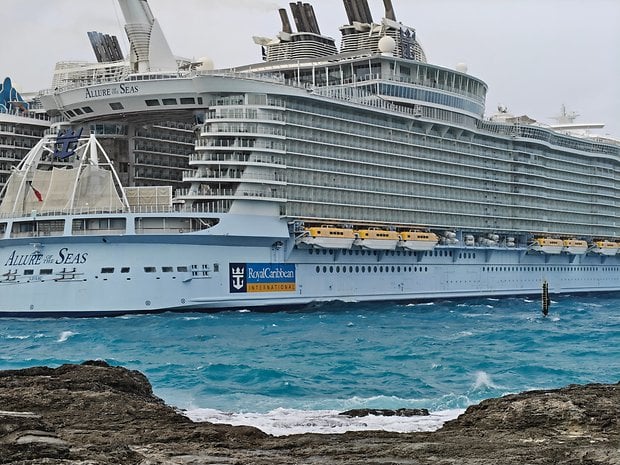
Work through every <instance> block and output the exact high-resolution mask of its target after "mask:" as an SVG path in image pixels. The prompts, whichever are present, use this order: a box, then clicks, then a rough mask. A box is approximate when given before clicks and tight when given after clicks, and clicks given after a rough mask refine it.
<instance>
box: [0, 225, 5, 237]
mask: <svg viewBox="0 0 620 465" xmlns="http://www.w3.org/2000/svg"><path fill="white" fill-rule="evenodd" d="M5 232H6V223H0V235H3V234H4V233H5Z"/></svg>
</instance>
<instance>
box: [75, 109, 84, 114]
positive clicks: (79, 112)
mask: <svg viewBox="0 0 620 465" xmlns="http://www.w3.org/2000/svg"><path fill="white" fill-rule="evenodd" d="M73 111H74V112H75V114H76V115H83V114H84V112H83V111H82V110H80V109H79V108H76V109H75V110H73Z"/></svg>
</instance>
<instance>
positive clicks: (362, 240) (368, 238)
mask: <svg viewBox="0 0 620 465" xmlns="http://www.w3.org/2000/svg"><path fill="white" fill-rule="evenodd" d="M355 235H356V239H355V242H353V245H358V246H360V247H363V248H365V249H375V250H394V249H395V248H396V246H397V245H398V241H399V240H400V236H399V235H398V233H397V232H396V231H388V230H385V229H372V228H371V229H360V230H357V231H355Z"/></svg>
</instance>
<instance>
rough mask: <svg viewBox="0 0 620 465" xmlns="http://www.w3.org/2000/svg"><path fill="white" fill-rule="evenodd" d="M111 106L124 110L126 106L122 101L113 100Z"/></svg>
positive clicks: (113, 108)
mask: <svg viewBox="0 0 620 465" xmlns="http://www.w3.org/2000/svg"><path fill="white" fill-rule="evenodd" d="M110 108H112V110H122V109H123V108H125V107H124V106H123V104H122V103H120V102H112V103H110Z"/></svg>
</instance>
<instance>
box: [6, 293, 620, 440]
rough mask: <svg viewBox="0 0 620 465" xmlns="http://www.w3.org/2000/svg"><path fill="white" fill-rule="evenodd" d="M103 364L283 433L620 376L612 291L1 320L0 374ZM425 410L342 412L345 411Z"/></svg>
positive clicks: (200, 413) (443, 415)
mask: <svg viewBox="0 0 620 465" xmlns="http://www.w3.org/2000/svg"><path fill="white" fill-rule="evenodd" d="M88 359H102V360H106V361H107V362H108V363H110V364H112V365H122V366H124V367H127V368H130V369H136V370H140V371H141V372H143V373H144V374H146V375H147V376H148V378H149V380H150V381H151V383H152V384H153V388H154V392H155V394H156V395H158V396H160V397H162V398H163V399H164V400H165V401H166V402H167V403H168V404H170V405H173V406H175V407H178V408H179V409H182V410H184V411H185V413H186V414H187V415H188V416H190V417H191V418H193V419H195V420H208V421H212V422H222V423H229V424H245V425H253V426H257V427H259V428H261V429H263V430H264V431H266V432H268V433H271V434H276V435H285V434H292V433H300V432H342V431H347V430H360V429H384V430H388V431H402V432H406V431H421V430H433V429H436V428H438V427H439V426H441V424H443V422H444V421H445V420H447V419H450V418H454V417H456V416H457V415H458V414H459V413H461V412H462V411H463V409H465V408H466V407H467V406H469V405H471V404H475V403H477V402H479V401H481V400H483V399H485V398H489V397H497V396H501V395H504V394H508V393H514V392H520V391H523V390H529V389H546V388H555V387H561V386H564V385H567V384H571V383H590V382H602V383H610V382H618V381H620V295H618V294H607V295H589V296H562V297H557V296H555V297H554V300H553V301H552V305H551V310H550V313H549V315H548V316H547V317H546V318H545V317H543V316H542V314H541V310H540V302H539V300H531V299H525V298H521V297H520V298H506V299H477V300H467V301H441V302H435V303H426V304H395V303H372V304H337V303H332V304H327V305H325V306H321V307H317V308H315V309H313V310H312V311H303V312H302V311H296V312H293V311H290V312H289V311H281V312H276V313H258V312H252V311H247V310H242V311H236V312H222V313H215V314H201V313H191V314H187V313H185V314H175V313H165V314H159V315H139V316H124V317H114V318H90V319H71V318H60V319H19V318H3V319H0V369H17V368H24V367H30V366H37V365H48V366H52V367H56V366H59V365H61V364H63V363H81V362H83V361H84V360H88ZM363 407H369V408H403V407H404V408H427V409H429V410H430V411H431V415H430V416H428V417H417V418H397V417H384V418H382V417H365V418H359V419H349V418H347V417H343V416H341V415H338V412H341V411H343V410H347V409H351V408H363Z"/></svg>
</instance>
